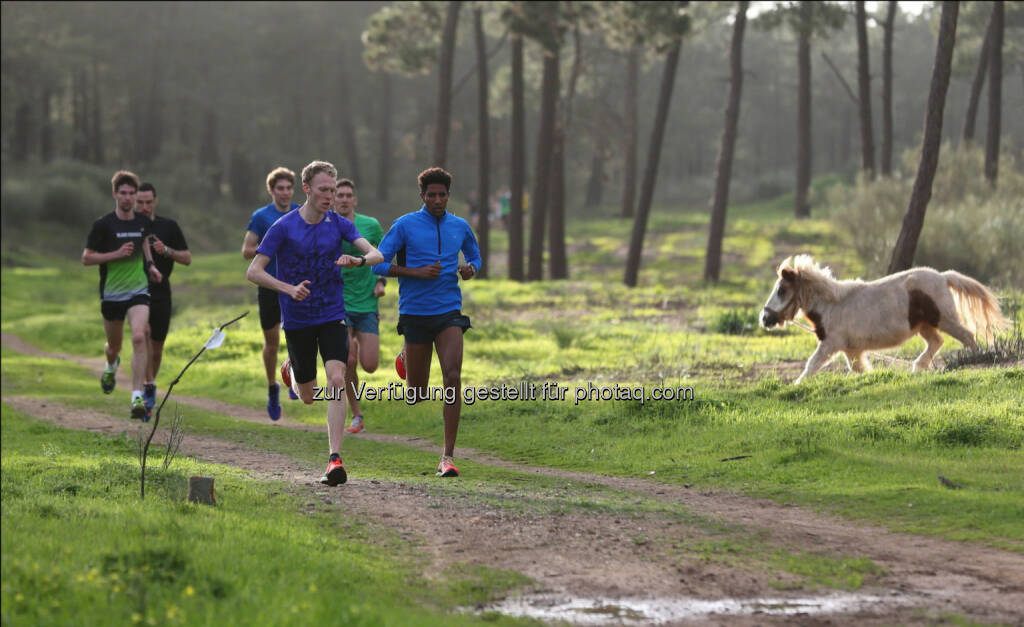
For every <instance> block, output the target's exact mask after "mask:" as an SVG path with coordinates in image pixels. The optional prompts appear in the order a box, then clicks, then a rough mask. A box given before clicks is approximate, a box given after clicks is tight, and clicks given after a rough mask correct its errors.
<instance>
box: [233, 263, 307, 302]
mask: <svg viewBox="0 0 1024 627" xmlns="http://www.w3.org/2000/svg"><path fill="white" fill-rule="evenodd" d="M268 263H270V257H268V256H266V255H264V254H263V253H256V256H255V257H253V259H252V263H250V264H249V269H248V270H246V271H245V278H246V279H248V280H249V281H251V282H252V283H255V284H256V285H259V286H260V287H265V288H267V289H268V290H274V291H275V292H281V293H282V294H287V295H288V296H291V297H292V298H293V299H294V300H302V299H304V298H305V297H307V296H309V289H308V288H307V287H306V285H307V284H309V280H305V281H303V282H302V283H299V284H298V285H289V284H288V283H285V282H284V281H281V280H279V279H276V278H274V277H272V276H270V273H269V272H267V264H268Z"/></svg>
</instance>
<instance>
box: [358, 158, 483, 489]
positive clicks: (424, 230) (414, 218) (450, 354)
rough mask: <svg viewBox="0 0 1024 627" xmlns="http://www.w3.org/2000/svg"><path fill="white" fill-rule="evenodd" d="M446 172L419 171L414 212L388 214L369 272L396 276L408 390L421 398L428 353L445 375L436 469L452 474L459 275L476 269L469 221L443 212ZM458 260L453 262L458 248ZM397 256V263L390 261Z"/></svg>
mask: <svg viewBox="0 0 1024 627" xmlns="http://www.w3.org/2000/svg"><path fill="white" fill-rule="evenodd" d="M451 184H452V176H451V174H449V173H448V172H446V171H444V170H443V169H441V168H430V169H428V170H424V171H423V172H421V173H420V175H419V185H420V200H422V201H423V206H422V207H420V210H419V211H415V212H413V213H407V214H406V215H404V216H402V217H400V218H398V219H397V220H395V222H394V224H392V225H391V230H390V231H388V232H387V235H385V236H384V239H383V240H381V242H380V246H379V250H380V252H381V254H382V255H383V256H384V263H380V264H377V265H375V266H374V267H373V271H374V272H375V273H376V274H379V275H381V276H393V277H398V333H399V334H400V335H403V336H405V367H406V381H407V382H408V389H407V391H406V394H416V395H417V398H418V399H419V400H423V399H424V398H426V397H427V384H428V382H429V378H430V358H431V356H432V353H433V348H434V347H435V346H436V347H437V360H438V362H439V363H440V364H441V374H442V377H443V379H444V400H445V405H444V451H443V453H442V454H441V461H440V462H439V463H438V465H437V476H439V477H457V476H459V469H458V468H456V467H455V464H454V460H453V459H452V457H453V456H454V454H455V438H456V436H457V435H458V432H459V415H460V413H461V411H462V398H461V394H462V334H463V333H465V332H466V330H467V329H469V328H470V323H469V317H468V316H464V315H462V311H461V309H462V289H461V288H460V287H459V277H460V276H461V277H462V279H463V280H464V281H466V280H469V279H471V278H473V276H474V275H475V274H476V273H477V270H478V269H479V268H480V248H479V247H478V246H477V243H476V236H475V235H473V230H472V229H471V228H470V226H469V223H468V222H466V221H465V220H463V219H462V218H460V217H458V216H454V215H452V214H450V213H448V211H447V207H448V198H449V191H450V190H451ZM460 251H461V252H462V254H463V256H464V257H465V260H466V263H465V265H461V266H460V265H459V252H460ZM396 256H397V259H396V263H390V262H391V260H392V259H394V258H395V257H396Z"/></svg>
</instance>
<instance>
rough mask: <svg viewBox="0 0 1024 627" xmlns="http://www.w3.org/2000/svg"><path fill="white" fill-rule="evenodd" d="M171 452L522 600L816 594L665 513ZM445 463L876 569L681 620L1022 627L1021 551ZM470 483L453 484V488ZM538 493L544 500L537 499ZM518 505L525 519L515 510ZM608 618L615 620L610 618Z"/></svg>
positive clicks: (613, 481) (645, 487)
mask: <svg viewBox="0 0 1024 627" xmlns="http://www.w3.org/2000/svg"><path fill="white" fill-rule="evenodd" d="M2 339H3V345H4V347H6V348H9V349H12V350H15V351H19V352H23V353H28V354H33V355H39V356H46V357H54V358H60V359H68V360H70V361H74V362H76V363H81V364H84V365H86V366H88V367H89V368H91V369H93V371H95V372H96V373H97V374H98V373H99V372H100V371H101V369H102V364H101V360H100V359H86V358H81V357H73V356H68V355H60V354H53V353H47V352H44V351H40V350H38V349H36V348H35V347H32V346H30V345H28V344H26V343H24V342H22V341H20V340H19V339H18V338H16V337H14V336H10V335H8V334H4V335H3V338H2ZM122 371H123V369H122ZM3 400H4V402H5V403H9V404H10V405H11V406H12V407H15V408H17V409H19V410H21V411H23V412H25V413H27V414H29V415H32V416H35V417H37V418H40V419H43V420H48V421H50V422H53V423H55V424H59V425H61V426H64V427H68V428H74V429H86V430H92V431H98V432H105V433H111V434H120V433H122V432H124V431H125V430H134V429H137V428H138V426H137V424H133V423H130V422H129V421H128V420H126V419H122V418H115V417H112V416H109V415H105V414H102V413H99V412H96V411H93V410H83V409H72V408H68V407H63V406H60V405H57V404H55V403H52V402H47V401H43V400H40V399H35V398H30V397H18V396H7V395H5V396H4V398H3ZM175 400H176V401H178V402H181V403H185V404H189V405H193V406H195V407H200V408H203V409H206V410H209V411H214V412H218V413H222V414H225V415H230V416H234V417H235V418H237V419H240V420H247V421H253V422H259V423H268V422H269V421H268V420H267V418H266V416H265V415H263V413H262V412H261V411H258V410H253V409H250V408H245V407H240V406H236V405H231V404H228V403H222V402H218V401H213V400H210V399H200V398H183V397H177V396H176V397H175ZM286 409H287V406H286ZM277 424H278V425H279V426H280V427H281V428H288V429H302V430H314V431H320V430H322V429H323V428H322V427H316V426H310V425H305V424H301V423H297V422H294V421H289V420H288V419H287V418H282V420H281V421H279V422H278V423H277ZM371 426H372V425H371ZM158 437H159V436H158ZM349 437H359V438H365V439H370V440H374V441H379V442H388V443H393V444H399V445H403V446H409V447H413V448H417V449H423V450H429V451H436V450H437V445H436V444H433V443H431V442H429V441H427V440H424V439H421V438H412V437H407V436H396V435H386V434H375V433H367V432H363V433H361V434H358V435H356V436H349ZM181 451H182V453H184V454H187V455H191V456H194V457H197V458H200V459H204V460H208V461H212V462H216V463H221V464H226V465H231V466H236V467H239V468H243V469H246V470H249V471H251V472H253V473H254V476H256V477H257V478H267V479H275V480H283V481H286V482H289V483H291V484H293V486H295V488H294V489H296V490H298V491H300V492H302V491H305V492H307V493H308V494H309V495H310V497H311V499H312V500H311V502H310V503H308V504H307V506H309V507H313V508H328V509H329V510H330V511H337V512H338V514H339V515H340V516H342V517H351V516H353V515H360V516H366V517H369V518H370V519H372V520H373V521H375V522H376V523H377V524H381V525H384V526H386V527H388V528H391V529H393V530H395V531H396V532H397V533H398V534H399V535H400V536H401V537H402V538H404V539H406V540H408V541H410V542H412V543H414V544H415V545H416V546H417V547H418V549H419V550H420V551H421V552H422V553H423V554H424V555H425V556H426V557H427V560H426V562H427V564H428V566H427V568H428V571H427V572H428V573H435V572H440V571H441V570H443V569H444V568H445V567H447V566H449V565H452V564H455V563H468V564H474V565H486V566H491V567H497V568H503V569H507V570H513V571H516V572H520V573H523V574H524V575H527V576H529V577H530V578H532V579H533V580H534V581H535V582H536V585H535V586H534V587H533V588H532V589H531V591H532V592H544V593H550V594H556V595H566V596H568V597H582V598H597V597H601V598H612V599H615V598H659V599H667V598H699V599H747V598H754V597H771V598H779V597H807V596H808V595H809V594H814V593H817V594H824V593H825V591H808V590H806V589H805V590H801V589H800V588H799V584H798V580H797V579H796V578H795V577H794V578H793V579H792V581H787V579H786V577H787V575H784V574H783V575H781V576H780V574H779V573H778V572H775V571H769V570H767V569H765V568H763V567H761V566H757V565H745V564H743V563H736V562H741V561H742V560H732V561H731V562H721V563H719V562H713V561H707V560H704V559H701V558H700V556H699V555H698V554H696V553H693V552H687V551H686V550H685V547H686V546H693V544H694V543H697V542H701V541H704V540H708V539H711V540H715V539H719V540H720V539H721V537H714V536H710V535H709V533H711V532H709V531H708V529H707V528H706V526H702V525H699V524H698V525H694V524H690V523H687V522H686V521H685V520H681V519H679V518H678V517H674V516H668V515H662V514H653V513H649V514H642V515H622V514H615V513H607V512H602V511H595V512H589V511H588V512H576V511H575V510H574V509H573V508H570V509H569V513H560V514H546V513H536V508H529V507H526V508H513V509H509V508H507V507H499V506H496V505H493V504H489V503H487V502H486V501H485V500H483V499H480V498H474V497H473V496H471V495H467V496H445V497H443V498H439V497H438V496H437V493H436V491H432V490H430V489H429V486H428V487H424V486H420V485H407V484H403V483H396V482H390V481H381V480H376V479H365V478H360V477H353V478H351V479H350V481H349V483H348V484H346V485H345V486H341V487H338V488H327V487H325V486H321V485H320V484H319V483H316V479H317V478H318V476H319V473H320V472H321V471H322V470H321V469H320V468H309V467H306V466H304V465H303V464H302V463H298V462H296V461H295V460H293V459H291V458H288V457H285V456H281V455H277V454H274V453H268V452H265V451H260V450H253V449H249V448H246V447H243V446H241V445H239V444H237V443H233V442H229V441H226V440H220V439H215V438H204V437H196V436H189V435H186V437H185V438H184V440H183V442H182V446H181ZM458 456H459V458H460V459H469V460H472V461H474V462H477V463H481V464H487V465H492V466H497V467H502V468H509V469H514V470H517V471H520V472H523V473H527V474H534V475H543V476H546V477H556V478H563V479H567V480H574V481H579V482H583V483H585V484H594V485H600V486H606V487H608V488H612V489H614V490H617V491H620V492H621V493H623V494H625V495H626V497H627V498H631V496H630V495H632V496H635V497H636V499H638V501H639V500H641V499H654V500H656V501H664V502H667V503H673V504H683V505H684V506H685V507H686V508H687V509H688V510H689V511H691V512H693V513H694V514H698V515H700V516H703V517H706V518H708V519H711V520H715V521H720V522H722V523H725V524H728V525H732V526H736V527H740V528H742V529H745V530H748V531H750V532H752V533H755V534H757V536H758V537H759V538H760V539H762V540H763V541H764V542H766V543H767V545H769V546H774V547H779V548H784V549H786V550H790V551H797V552H808V553H815V554H819V555H828V556H832V557H837V556H850V557H868V558H870V559H871V560H872V561H874V562H875V563H876V564H878V565H879V566H881V567H883V568H884V569H885V570H886V573H885V574H884V575H880V576H877V577H874V578H871V579H870V580H869V583H868V585H866V586H865V587H864V588H863V589H862V590H860V591H858V592H859V593H864V594H869V595H874V596H877V597H879V598H878V599H877V600H875V601H873V602H872V603H870V604H869V605H868V606H867V607H860V608H858V609H856V610H855V611H852V612H845V613H832V614H829V613H816V614H797V615H795V616H794V615H790V616H770V615H766V614H754V615H747V616H728V617H726V616H719V615H713V614H712V615H705V616H702V617H700V618H699V619H693V620H695V621H696V622H700V623H704V624H709V623H710V624H726V623H728V624H730V625H734V624H765V623H776V622H778V623H781V622H787V623H792V622H798V623H800V624H893V623H898V624H910V623H921V624H925V623H927V624H932V623H934V622H936V621H938V622H944V621H945V620H946V617H947V616H949V615H963V616H966V617H968V618H970V619H972V620H975V621H981V622H992V623H1003V624H1024V556H1022V555H1020V554H1017V553H1012V552H1008V551H1002V550H998V549H994V548H989V547H985V546H980V545H977V544H969V543H958V542H951V541H946V540H941V539H937V538H933V537H926V536H915V535H910V534H901V533H893V532H890V531H888V530H886V529H883V528H880V527H876V526H871V525H864V524H859V523H855V522H850V521H846V520H841V519H836V518H832V517H829V516H826V515H822V514H819V513H816V512H812V511H808V510H806V509H803V508H799V507H792V506H787V505H785V504H778V503H774V502H771V501H767V500H761V499H752V498H747V497H743V496H738V495H735V494H729V493H725V492H707V491H705V492H701V491H698V490H694V489H690V488H686V487H682V486H672V485H662V484H659V483H655V481H654V480H653V478H652V480H643V479H631V478H622V477H611V476H603V475H595V474H588V473H581V472H571V471H564V470H558V469H552V468H544V467H537V466H530V465H526V464H520V463H514V462H509V461H505V460H501V459H498V458H496V457H494V456H491V455H488V454H485V453H481V452H478V451H474V450H471V449H465V448H460V449H459V450H458ZM472 480H473V479H472V478H471V477H467V476H464V477H461V478H460V479H458V480H457V481H472ZM573 485H574V484H567V488H566V490H565V494H564V497H565V499H567V500H569V499H576V498H579V497H580V496H581V495H580V494H578V493H575V492H576V491H578V490H581V488H578V487H571V486H573ZM536 496H537V495H536V494H534V493H533V492H532V490H531V488H530V486H529V485H528V484H526V483H524V485H523V487H522V489H521V490H506V493H504V494H502V495H501V498H502V499H503V500H506V501H508V502H514V501H515V500H517V499H519V500H527V499H532V498H535V497H536ZM546 496H547V497H548V498H550V494H549V495H546ZM521 510H522V511H526V512H532V513H516V512H518V511H521ZM680 547H684V549H683V550H681V549H680ZM780 583H781V584H784V587H786V588H787V591H786V592H780V591H779V589H778V587H779V585H780ZM790 587H792V589H790ZM617 620H619V621H622V622H627V621H625V619H622V618H621V617H620V618H618V619H617ZM677 622H691V621H689V620H687V621H683V620H680V621H677ZM631 624H635V623H631Z"/></svg>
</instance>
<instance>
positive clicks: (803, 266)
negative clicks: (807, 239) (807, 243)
mask: <svg viewBox="0 0 1024 627" xmlns="http://www.w3.org/2000/svg"><path fill="white" fill-rule="evenodd" d="M786 267H788V268H790V269H791V270H793V271H794V272H796V275H797V278H798V281H797V294H798V298H799V302H800V303H801V304H806V303H810V302H814V301H826V302H833V303H834V302H838V301H840V300H842V299H843V298H844V297H845V296H846V294H847V293H848V292H849V291H850V289H851V288H852V287H853V286H854V285H855V284H859V283H862V281H861V280H860V279H857V280H855V281H838V280H836V278H835V276H833V274H832V269H831V268H829V267H828V266H821V265H819V264H818V263H817V262H815V261H814V258H813V257H811V256H810V255H797V256H796V257H789V258H788V259H786V260H785V261H783V262H782V264H781V265H779V273H780V274H781V273H782V269H783V268H786Z"/></svg>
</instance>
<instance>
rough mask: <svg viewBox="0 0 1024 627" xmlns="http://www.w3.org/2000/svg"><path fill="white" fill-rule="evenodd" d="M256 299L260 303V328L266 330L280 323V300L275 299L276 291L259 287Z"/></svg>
mask: <svg viewBox="0 0 1024 627" xmlns="http://www.w3.org/2000/svg"><path fill="white" fill-rule="evenodd" d="M256 299H257V301H259V304H260V328H261V329H263V330H264V331H266V330H267V329H273V328H274V327H275V326H277V325H279V324H281V301H279V300H278V299H277V292H275V291H274V290H268V289H267V288H265V287H259V288H257V292H256Z"/></svg>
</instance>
